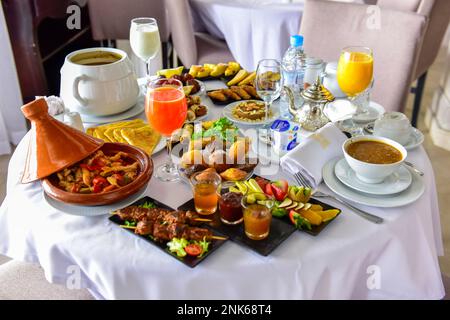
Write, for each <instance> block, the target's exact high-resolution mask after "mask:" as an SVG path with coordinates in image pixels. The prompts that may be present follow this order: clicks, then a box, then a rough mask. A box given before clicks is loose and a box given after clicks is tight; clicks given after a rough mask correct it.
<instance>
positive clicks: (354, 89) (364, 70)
mask: <svg viewBox="0 0 450 320" xmlns="http://www.w3.org/2000/svg"><path fill="white" fill-rule="evenodd" d="M336 77H337V81H338V84H339V87H340V88H341V90H342V92H344V93H345V94H346V95H347V96H348V97H349V99H350V101H352V102H353V103H354V104H355V105H356V107H357V109H356V114H361V113H367V112H368V110H367V104H366V103H364V102H363V100H364V92H365V91H366V90H367V89H369V87H370V85H371V83H372V81H373V53H372V50H371V49H370V48H367V47H346V48H344V49H342V51H341V56H340V58H339V62H338V67H337V74H336ZM366 94H368V93H366Z"/></svg>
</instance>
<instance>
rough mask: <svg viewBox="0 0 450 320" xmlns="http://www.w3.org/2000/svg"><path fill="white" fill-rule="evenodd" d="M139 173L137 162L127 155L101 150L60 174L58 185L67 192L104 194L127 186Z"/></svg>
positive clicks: (58, 174) (58, 175)
mask: <svg viewBox="0 0 450 320" xmlns="http://www.w3.org/2000/svg"><path fill="white" fill-rule="evenodd" d="M138 173H139V165H138V162H137V161H134V160H132V159H131V158H130V157H129V156H128V154H127V153H125V152H117V153H116V154H114V155H112V156H108V155H105V154H104V153H103V152H102V151H101V150H100V151H97V152H96V153H95V154H94V155H93V156H91V157H89V158H87V159H85V160H83V161H82V162H81V163H78V164H76V165H74V166H72V167H69V168H66V169H64V170H62V171H60V172H58V173H56V175H57V177H58V185H59V187H61V188H62V189H64V190H65V191H67V192H73V193H83V194H89V193H103V192H108V191H113V190H115V189H117V188H120V187H123V186H126V185H127V184H129V183H131V182H132V181H133V180H135V179H136V177H137V175H138Z"/></svg>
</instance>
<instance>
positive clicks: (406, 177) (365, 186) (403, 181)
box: [334, 158, 412, 195]
mask: <svg viewBox="0 0 450 320" xmlns="http://www.w3.org/2000/svg"><path fill="white" fill-rule="evenodd" d="M334 173H335V175H336V177H337V178H338V179H339V180H340V181H341V182H342V183H343V184H345V185H346V186H348V187H350V188H352V189H355V190H357V191H361V192H365V193H369V194H374V195H390V194H396V193H399V192H402V191H403V190H405V189H406V188H408V187H409V186H410V185H411V182H412V176H411V172H410V171H409V170H408V169H406V168H405V167H404V166H401V167H400V168H399V170H398V171H397V172H394V173H393V174H391V175H390V176H389V177H387V178H386V179H385V180H384V181H383V182H381V183H365V182H362V181H361V180H360V179H358V177H357V176H356V173H355V171H353V169H352V168H350V166H349V165H348V163H347V161H346V160H345V158H342V159H341V160H339V161H338V162H337V163H336V166H335V167H334Z"/></svg>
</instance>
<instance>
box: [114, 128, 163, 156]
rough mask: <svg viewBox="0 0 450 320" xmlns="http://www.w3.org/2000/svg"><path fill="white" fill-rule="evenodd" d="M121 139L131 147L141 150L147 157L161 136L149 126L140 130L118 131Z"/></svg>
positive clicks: (127, 129) (126, 129)
mask: <svg viewBox="0 0 450 320" xmlns="http://www.w3.org/2000/svg"><path fill="white" fill-rule="evenodd" d="M120 131H121V135H122V137H123V138H124V139H125V140H126V141H127V142H128V143H129V144H131V145H132V146H135V147H138V148H141V149H142V150H144V151H145V152H146V153H147V154H148V155H151V154H152V153H153V150H154V149H155V147H156V145H157V144H158V143H159V140H160V139H161V135H160V134H159V133H157V132H156V131H155V130H153V128H151V127H150V126H145V127H142V128H137V129H133V128H123V129H121V130H120Z"/></svg>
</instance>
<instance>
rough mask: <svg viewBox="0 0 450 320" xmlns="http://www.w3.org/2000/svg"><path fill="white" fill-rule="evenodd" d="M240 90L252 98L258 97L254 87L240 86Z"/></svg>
mask: <svg viewBox="0 0 450 320" xmlns="http://www.w3.org/2000/svg"><path fill="white" fill-rule="evenodd" d="M241 88H242V89H244V90H245V91H246V92H247V93H248V94H249V95H251V96H252V97H253V98H256V99H259V96H258V93H257V92H256V89H255V87H253V86H249V85H245V86H242V87H241Z"/></svg>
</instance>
